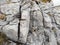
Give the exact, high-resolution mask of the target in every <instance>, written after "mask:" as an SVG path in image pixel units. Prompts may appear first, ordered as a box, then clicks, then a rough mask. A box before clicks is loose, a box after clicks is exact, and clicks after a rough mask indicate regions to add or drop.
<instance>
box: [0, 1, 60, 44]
mask: <svg viewBox="0 0 60 45" xmlns="http://www.w3.org/2000/svg"><path fill="white" fill-rule="evenodd" d="M0 2H1V3H0V11H1V12H2V13H1V12H0V14H1V15H5V18H4V16H1V15H0V32H3V33H5V34H6V35H7V37H9V38H10V39H13V40H14V41H18V23H19V22H20V26H19V27H20V37H19V42H21V43H23V44H26V45H60V16H59V15H60V10H59V8H60V7H58V8H54V9H48V8H51V7H52V6H53V4H52V2H50V3H49V2H47V3H43V2H41V3H39V4H37V3H36V2H35V1H31V0H23V1H22V0H1V1H0ZM31 3H32V4H31ZM20 5H22V7H21V19H22V20H21V21H19V18H17V17H18V15H19V14H20V12H19V10H20V9H19V7H20ZM18 13H19V14H18ZM1 18H2V19H1ZM10 45H16V44H15V43H14V42H11V43H10Z"/></svg>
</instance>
